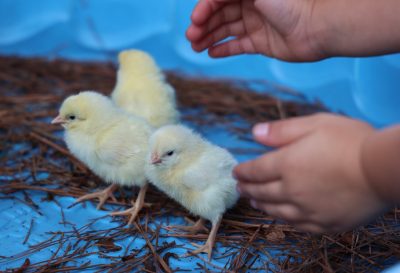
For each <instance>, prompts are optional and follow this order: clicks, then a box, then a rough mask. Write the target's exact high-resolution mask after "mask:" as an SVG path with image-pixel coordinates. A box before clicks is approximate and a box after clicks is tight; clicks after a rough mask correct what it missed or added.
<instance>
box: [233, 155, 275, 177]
mask: <svg viewBox="0 0 400 273" xmlns="http://www.w3.org/2000/svg"><path fill="white" fill-rule="evenodd" d="M280 169H281V168H280V153H279V151H273V152H269V153H266V154H264V155H262V156H260V157H258V158H256V159H254V160H251V161H247V162H244V163H241V164H239V165H237V166H236V167H235V168H234V169H233V175H234V176H235V177H236V179H238V180H239V181H241V182H245V183H246V182H247V183H262V184H264V183H268V182H270V181H276V180H279V179H280V178H281V171H280Z"/></svg>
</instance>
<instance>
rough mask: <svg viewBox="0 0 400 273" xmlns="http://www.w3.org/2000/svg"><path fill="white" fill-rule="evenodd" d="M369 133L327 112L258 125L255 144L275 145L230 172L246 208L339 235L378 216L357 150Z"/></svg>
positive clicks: (377, 201)
mask: <svg viewBox="0 0 400 273" xmlns="http://www.w3.org/2000/svg"><path fill="white" fill-rule="evenodd" d="M373 133H374V130H373V129H372V128H371V127H370V126H369V125H367V124H366V123H362V122H359V121H355V120H351V119H347V118H344V117H339V116H335V115H328V114H318V115H313V116H309V117H301V118H293V119H289V120H285V121H278V122H273V123H270V124H269V126H266V124H261V125H258V126H256V127H255V128H254V136H255V138H256V140H257V141H258V142H260V143H262V144H264V145H268V146H274V147H279V149H277V150H276V151H273V152H270V153H267V154H265V155H263V156H261V157H260V158H258V159H255V160H252V161H249V162H246V163H243V164H240V165H239V166H237V167H236V169H235V170H234V173H235V176H236V177H237V178H238V180H239V181H240V183H239V185H238V189H239V191H240V192H241V194H242V195H243V196H246V197H248V198H250V199H251V202H252V205H253V206H254V207H256V208H258V209H260V210H263V211H265V212H267V213H268V214H270V215H272V216H275V217H278V218H281V219H284V220H287V221H288V222H290V223H291V224H293V225H295V226H296V227H297V228H299V229H301V230H304V231H310V232H317V233H319V232H332V231H335V232H337V231H344V230H347V229H350V228H352V227H354V226H356V225H358V224H362V223H365V222H367V221H369V220H371V219H372V218H373V217H375V216H377V215H378V214H379V213H382V212H383V211H384V210H385V209H386V208H388V204H386V203H385V202H384V201H383V200H382V199H381V198H379V197H378V195H377V194H376V193H375V192H374V190H373V188H372V187H371V186H370V185H369V184H368V182H367V180H366V177H365V174H364V173H363V170H362V167H361V147H362V145H363V143H364V141H365V139H366V138H367V137H368V136H370V135H371V134H373Z"/></svg>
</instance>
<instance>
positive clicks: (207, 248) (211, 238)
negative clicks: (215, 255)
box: [191, 218, 221, 261]
mask: <svg viewBox="0 0 400 273" xmlns="http://www.w3.org/2000/svg"><path fill="white" fill-rule="evenodd" d="M220 224H221V218H219V219H218V221H217V222H216V223H213V225H212V228H211V232H210V235H208V238H207V242H206V243H205V244H204V245H197V244H194V243H192V244H193V245H194V246H197V247H198V248H197V249H195V250H193V251H191V254H199V253H207V256H208V260H209V261H210V260H211V255H212V249H213V247H214V243H215V237H216V235H217V231H218V228H219V225H220Z"/></svg>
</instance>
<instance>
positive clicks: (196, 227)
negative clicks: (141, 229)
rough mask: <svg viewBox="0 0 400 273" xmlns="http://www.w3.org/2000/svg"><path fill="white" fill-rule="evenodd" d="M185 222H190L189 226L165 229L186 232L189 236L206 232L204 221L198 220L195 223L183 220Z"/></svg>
mask: <svg viewBox="0 0 400 273" xmlns="http://www.w3.org/2000/svg"><path fill="white" fill-rule="evenodd" d="M185 220H186V221H188V222H191V223H192V225H191V226H168V227H167V229H179V230H182V231H186V232H187V233H189V234H196V233H198V232H199V231H205V232H208V229H207V228H206V227H205V225H204V223H205V220H204V219H203V218H200V219H199V220H197V222H193V221H192V220H190V219H188V218H185Z"/></svg>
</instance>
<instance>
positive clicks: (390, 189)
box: [361, 126, 400, 205]
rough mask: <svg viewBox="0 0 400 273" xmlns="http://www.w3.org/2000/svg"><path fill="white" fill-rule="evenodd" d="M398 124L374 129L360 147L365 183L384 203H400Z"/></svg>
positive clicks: (399, 127)
mask: <svg viewBox="0 0 400 273" xmlns="http://www.w3.org/2000/svg"><path fill="white" fill-rule="evenodd" d="M399 151H400V126H395V127H391V128H387V129H385V130H382V131H376V132H374V133H373V134H371V135H370V136H368V137H367V138H366V139H365V141H364V143H363V145H362V148H361V166H362V170H363V173H364V175H365V177H366V180H367V183H368V184H369V185H370V186H371V188H372V189H373V190H374V191H375V193H376V194H377V196H378V197H379V198H380V199H381V200H382V201H383V202H385V203H389V204H393V205H394V204H399V203H400V167H399V166H400V152H399Z"/></svg>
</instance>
